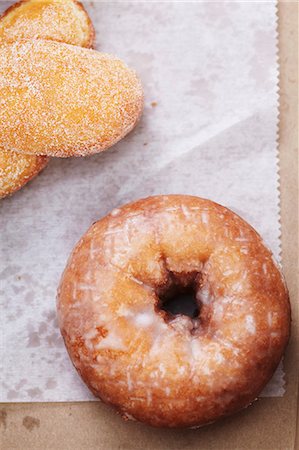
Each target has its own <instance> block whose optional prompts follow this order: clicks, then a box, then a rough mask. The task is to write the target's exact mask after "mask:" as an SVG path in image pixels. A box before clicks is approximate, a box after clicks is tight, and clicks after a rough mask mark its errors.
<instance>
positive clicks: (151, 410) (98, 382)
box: [57, 195, 290, 427]
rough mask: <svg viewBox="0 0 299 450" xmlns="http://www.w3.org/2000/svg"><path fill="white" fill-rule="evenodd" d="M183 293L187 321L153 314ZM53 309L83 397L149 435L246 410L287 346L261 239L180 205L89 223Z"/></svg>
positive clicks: (235, 221)
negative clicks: (193, 308) (142, 426)
mask: <svg viewBox="0 0 299 450" xmlns="http://www.w3.org/2000/svg"><path fill="white" fill-rule="evenodd" d="M190 288H191V289H193V291H194V293H195V296H196V301H197V304H198V309H199V313H198V315H197V316H196V317H193V318H191V317H188V316H186V315H184V314H177V315H176V314H174V315H173V314H170V313H169V312H167V311H165V310H164V309H163V303H164V302H165V301H166V300H167V298H169V297H171V296H173V295H175V294H176V293H177V292H180V291H184V290H186V289H190ZM57 306H58V318H59V324H60V328H61V332H62V335H63V337H64V340H65V344H66V347H67V349H68V352H69V355H70V357H71V359H72V362H73V364H74V365H75V367H76V369H77V370H78V372H79V373H80V375H81V377H82V378H83V380H84V381H85V383H86V384H87V385H88V386H89V388H90V389H91V391H92V392H93V393H94V394H95V395H96V396H98V397H99V398H100V399H102V400H103V401H104V402H105V403H108V404H111V405H113V406H114V407H116V409H117V410H118V411H119V412H120V413H121V414H122V415H123V416H124V417H126V418H131V419H136V420H139V421H141V422H145V423H147V424H150V425H153V426H158V427H162V426H164V427H179V426H181V427H196V426H201V425H205V424H208V423H210V422H212V421H215V420H217V419H219V418H221V417H224V416H226V415H228V414H231V413H234V412H236V411H238V410H240V409H242V408H245V407H246V406H248V405H249V404H250V403H252V402H253V401H254V400H255V399H256V397H257V396H258V395H259V393H260V392H261V390H262V389H263V387H264V386H265V385H266V383H267V382H268V381H269V379H270V378H271V376H272V375H273V373H274V371H275V369H276V367H277V365H278V363H279V361H280V359H281V356H282V354H283V351H284V349H285V346H286V344H287V341H288V337H289V328H290V305H289V298H288V292H287V288H286V285H285V283H284V280H283V277H282V275H281V273H280V271H279V269H278V267H277V265H276V264H275V263H274V261H273V256H272V253H271V252H270V251H269V250H268V249H267V248H266V247H265V245H264V244H263V241H262V239H261V238H260V236H259V235H258V234H257V233H256V231H255V230H254V229H253V228H252V227H251V226H249V225H248V224H247V223H246V222H245V221H244V220H242V219H241V218H240V217H239V216H237V215H236V214H234V213H233V212H232V211H230V210H228V209H226V208H224V207H222V206H220V205H218V204H215V203H213V202H211V201H209V200H204V199H200V198H197V197H191V196H184V195H169V196H157V197H151V198H147V199H144V200H140V201H137V202H135V203H131V204H128V205H126V206H123V207H121V208H117V209H115V210H113V211H112V212H111V213H110V214H109V215H108V216H106V217H104V218H103V219H101V220H100V221H98V222H96V223H95V224H94V225H93V226H92V227H91V228H90V229H89V230H88V231H87V233H86V234H85V235H84V236H83V237H82V239H81V240H80V241H79V243H78V244H77V246H76V247H75V249H74V251H73V253H72V255H71V256H70V259H69V261H68V264H67V267H66V269H65V271H64V274H63V276H62V280H61V284H60V287H59V290H58V301H57Z"/></svg>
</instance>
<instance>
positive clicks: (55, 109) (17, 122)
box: [0, 39, 143, 157]
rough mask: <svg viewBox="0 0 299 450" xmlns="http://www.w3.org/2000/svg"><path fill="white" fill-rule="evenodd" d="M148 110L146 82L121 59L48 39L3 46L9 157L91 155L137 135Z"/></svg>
mask: <svg viewBox="0 0 299 450" xmlns="http://www.w3.org/2000/svg"><path fill="white" fill-rule="evenodd" d="M49 74H51V76H49ZM142 107H143V93H142V88H141V84H140V81H139V79H138V78H137V76H136V74H135V72H134V71H132V70H130V69H129V68H128V67H127V66H126V65H125V64H124V63H123V62H122V61H121V60H119V59H117V58H116V57H114V56H111V55H107V54H104V53H99V52H96V51H95V50H90V49H85V48H81V47H77V46H74V45H68V44H63V43H60V42H54V41H49V40H48V41H47V40H42V39H34V40H28V41H19V42H18V41H17V42H14V43H11V44H2V45H0V123H1V133H0V148H1V149H3V150H6V151H16V152H19V153H25V154H34V155H45V156H59V157H67V156H87V155H91V154H93V153H97V152H100V151H103V150H105V149H106V148H108V147H110V146H111V145H113V144H115V143H116V142H118V141H119V140H120V139H121V138H122V137H124V136H125V135H126V134H127V133H128V132H129V131H131V130H132V128H133V127H134V126H135V124H136V123H137V121H138V119H139V117H140V115H141V111H142Z"/></svg>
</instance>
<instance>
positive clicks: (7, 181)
mask: <svg viewBox="0 0 299 450" xmlns="http://www.w3.org/2000/svg"><path fill="white" fill-rule="evenodd" d="M48 161H49V158H47V156H34V155H21V154H20V153H16V152H4V151H0V198H4V197H6V196H7V195H11V194H14V193H15V192H16V191H17V190H19V189H21V188H22V187H23V186H24V185H25V184H26V183H28V181H30V180H31V179H32V178H34V177H35V176H36V175H37V174H38V173H39V172H40V171H41V170H42V169H44V167H46V165H47V164H48Z"/></svg>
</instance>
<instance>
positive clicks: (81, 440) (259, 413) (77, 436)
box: [0, 2, 299, 450]
mask: <svg viewBox="0 0 299 450" xmlns="http://www.w3.org/2000/svg"><path fill="white" fill-rule="evenodd" d="M297 12H298V3H297V2H281V3H280V4H279V36H280V37H279V41H280V42H279V46H280V65H281V77H280V98H281V100H280V103H281V104H280V114H281V115H280V132H279V149H280V174H281V211H282V257H283V267H284V273H285V276H286V279H287V283H288V287H289V291H290V297H291V302H292V315H293V323H292V338H291V341H290V344H289V346H288V349H287V353H286V357H285V369H286V374H287V375H286V381H287V391H286V395H285V396H284V397H283V398H263V399H260V400H259V401H258V402H256V403H255V404H254V405H253V406H251V407H249V408H247V409H246V410H245V411H243V412H241V413H240V414H237V415H235V416H233V417H230V418H227V419H225V420H223V421H221V422H219V423H217V424H214V425H210V426H208V427H205V428H202V429H199V430H165V429H162V430H158V429H153V428H150V427H146V426H144V425H141V424H138V423H134V422H124V421H122V420H121V419H120V417H119V416H117V415H116V414H115V413H114V412H113V411H112V410H111V409H110V408H108V407H107V406H105V405H103V404H101V403H98V402H96V403H88V402H84V403H55V404H53V403H31V404H30V403H27V404H20V403H19V404H2V405H1V406H0V427H1V441H0V444H1V447H2V448H3V449H5V450H6V449H7V450H12V449H22V450H35V449H38V450H39V449H57V450H60V449H61V450H62V449H63V450H68V449H75V450H81V449H105V450H114V449H133V450H135V449H136V450H137V449H144V450H146V449H151V450H159V449H161V450H162V449H163V450H165V449H202V450H208V449H213V450H218V449H221V450H222V449H230V450H242V449H244V450H250V449H254V450H268V449H269V450H292V449H294V448H295V438H296V417H297V395H298V366H299V351H298V349H299V333H298V330H299V321H298V285H297V276H298V272H297V271H298V153H297V143H298V117H297V104H298V78H297V77H298V17H297ZM66 389H67V386H66ZM298 439H299V438H298V436H297V440H298ZM297 445H298V447H299V441H297ZM298 447H297V448H298Z"/></svg>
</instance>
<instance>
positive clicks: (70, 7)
mask: <svg viewBox="0 0 299 450" xmlns="http://www.w3.org/2000/svg"><path fill="white" fill-rule="evenodd" d="M30 8H31V10H30ZM47 10H48V11H47ZM50 12H51V14H53V13H54V12H55V13H56V16H57V18H58V15H59V14H60V17H59V19H60V20H53V17H51V16H50V14H49V13H50ZM42 13H43V14H42ZM47 13H48V16H47ZM30 14H31V15H30ZM16 20H17V22H16ZM10 21H13V22H12V23H10ZM32 38H35V39H36V38H38V39H50V40H53V41H57V42H64V43H67V44H72V45H79V46H81V47H87V48H93V46H94V41H95V30H94V27H93V24H92V22H91V20H90V17H89V15H88V14H87V11H86V10H85V8H84V6H83V5H82V3H81V2H79V1H76V0H38V1H37V0H21V1H19V2H17V3H15V4H13V5H12V6H10V7H9V8H8V9H7V10H6V11H4V12H3V14H2V15H1V16H0V43H1V41H2V42H10V41H15V40H19V39H32Z"/></svg>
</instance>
